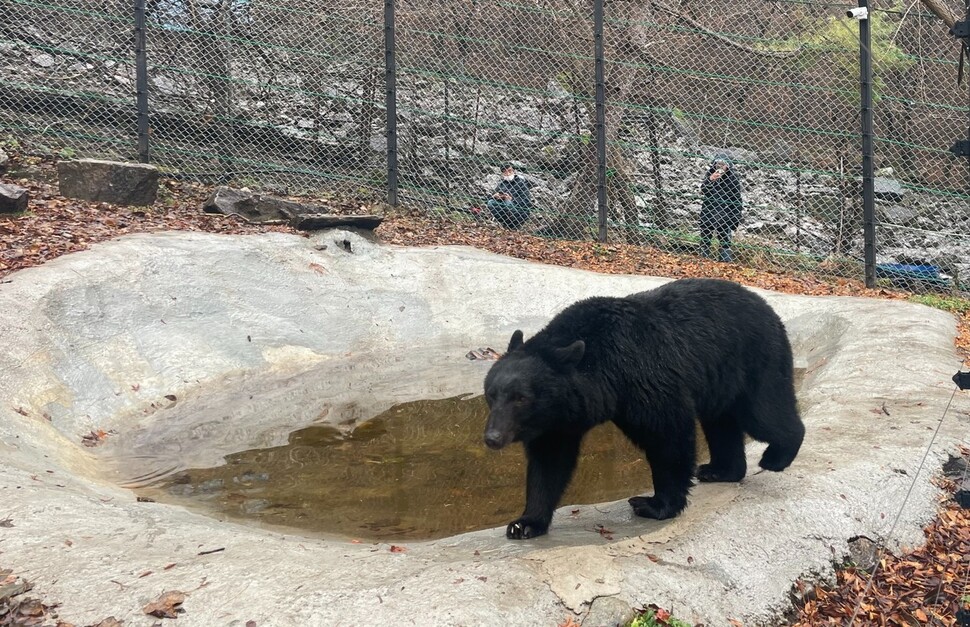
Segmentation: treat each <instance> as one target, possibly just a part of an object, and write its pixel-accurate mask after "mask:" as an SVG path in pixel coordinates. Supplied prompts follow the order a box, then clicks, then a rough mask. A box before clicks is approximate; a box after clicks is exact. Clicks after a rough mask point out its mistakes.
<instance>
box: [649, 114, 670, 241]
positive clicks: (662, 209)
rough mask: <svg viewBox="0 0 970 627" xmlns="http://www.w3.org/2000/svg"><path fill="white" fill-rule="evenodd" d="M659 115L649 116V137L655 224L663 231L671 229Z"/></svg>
mask: <svg viewBox="0 0 970 627" xmlns="http://www.w3.org/2000/svg"><path fill="white" fill-rule="evenodd" d="M659 126H660V125H659V123H658V122H657V114H656V113H653V112H651V113H650V114H649V115H648V116H647V137H648V139H649V140H650V175H651V178H652V179H653V222H654V225H655V226H656V227H657V228H658V229H659V230H661V231H665V230H667V229H668V228H670V210H669V209H668V208H667V198H666V197H665V196H664V187H663V172H661V171H660V128H659Z"/></svg>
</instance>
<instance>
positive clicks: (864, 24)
mask: <svg viewBox="0 0 970 627" xmlns="http://www.w3.org/2000/svg"><path fill="white" fill-rule="evenodd" d="M859 8H860V9H866V11H868V10H869V0H859ZM869 19H870V18H869V17H868V15H867V16H866V17H863V18H862V19H860V20H859V87H860V90H861V95H862V236H863V239H864V241H865V252H864V258H865V266H866V268H865V273H866V287H868V288H873V287H875V286H876V203H875V189H874V188H875V180H874V178H873V163H872V161H873V148H872V37H871V29H870V28H869Z"/></svg>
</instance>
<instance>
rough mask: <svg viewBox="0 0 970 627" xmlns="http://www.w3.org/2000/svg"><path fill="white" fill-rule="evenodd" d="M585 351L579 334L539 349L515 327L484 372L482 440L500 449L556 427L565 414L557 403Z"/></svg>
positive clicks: (562, 396) (562, 398)
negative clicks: (563, 343)
mask: <svg viewBox="0 0 970 627" xmlns="http://www.w3.org/2000/svg"><path fill="white" fill-rule="evenodd" d="M585 351H586V344H585V343H584V342H583V341H582V340H577V341H575V342H573V343H572V344H570V345H569V346H565V347H551V348H547V349H545V350H543V347H542V346H539V345H534V344H533V342H532V341H530V342H523V341H522V331H516V332H515V333H513V334H512V339H511V340H510V341H509V348H508V351H507V352H506V353H505V355H503V356H502V357H501V358H500V359H499V360H498V361H497V362H495V364H494V365H493V366H492V367H491V369H490V370H489V371H488V374H487V375H486V376H485V400H486V402H487V403H488V409H489V413H488V424H487V425H486V426H485V444H486V445H487V446H488V447H489V448H492V449H496V450H498V449H500V448H502V447H504V446H507V445H508V444H510V443H512V442H528V441H530V440H532V439H534V438H536V437H538V436H539V435H542V434H543V433H548V432H550V431H554V430H556V427H557V421H558V420H561V419H562V418H563V417H564V416H563V411H562V407H561V404H562V403H563V402H564V401H565V400H566V399H567V397H568V393H569V390H570V389H571V388H572V387H573V386H572V384H571V375H572V374H574V373H575V371H576V365H577V364H579V362H580V360H582V358H583V354H584V353H585Z"/></svg>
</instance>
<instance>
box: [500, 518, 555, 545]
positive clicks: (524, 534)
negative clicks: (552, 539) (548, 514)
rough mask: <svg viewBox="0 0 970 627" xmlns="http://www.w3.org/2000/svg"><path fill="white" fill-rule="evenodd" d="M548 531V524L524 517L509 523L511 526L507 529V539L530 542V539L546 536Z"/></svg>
mask: <svg viewBox="0 0 970 627" xmlns="http://www.w3.org/2000/svg"><path fill="white" fill-rule="evenodd" d="M548 530H549V525H548V524H545V523H543V522H542V521H539V520H536V519H535V518H526V517H525V516H523V517H522V518H519V519H517V520H513V521H512V522H510V523H509V526H508V527H507V528H506V529H505V537H506V538H508V539H509V540H528V539H529V538H535V537H538V536H542V535H545V534H546V531H548Z"/></svg>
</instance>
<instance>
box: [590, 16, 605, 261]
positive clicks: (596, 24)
mask: <svg viewBox="0 0 970 627" xmlns="http://www.w3.org/2000/svg"><path fill="white" fill-rule="evenodd" d="M604 3H605V0H593V44H594V52H593V56H594V58H595V73H596V206H597V207H598V208H599V217H598V222H599V237H598V239H599V241H600V242H603V243H604V244H605V243H606V217H607V195H606V78H605V72H604V68H603V56H604V55H603V13H604V11H603V5H604Z"/></svg>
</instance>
